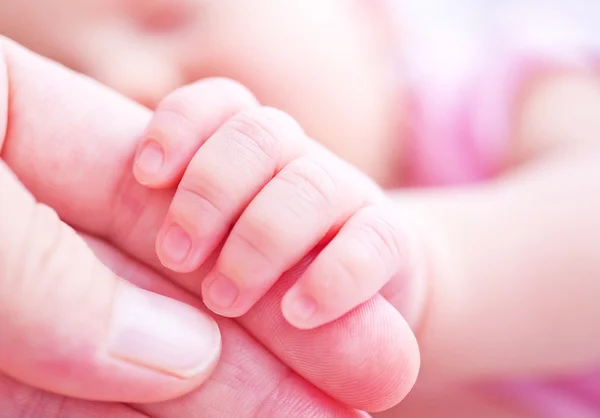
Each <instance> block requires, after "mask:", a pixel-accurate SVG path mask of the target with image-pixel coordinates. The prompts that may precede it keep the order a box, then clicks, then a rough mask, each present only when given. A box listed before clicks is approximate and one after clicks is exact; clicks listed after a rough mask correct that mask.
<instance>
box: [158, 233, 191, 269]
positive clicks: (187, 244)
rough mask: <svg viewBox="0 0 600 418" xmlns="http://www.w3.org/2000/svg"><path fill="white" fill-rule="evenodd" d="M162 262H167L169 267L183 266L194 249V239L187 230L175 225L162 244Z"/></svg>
mask: <svg viewBox="0 0 600 418" xmlns="http://www.w3.org/2000/svg"><path fill="white" fill-rule="evenodd" d="M160 248H161V252H160V255H161V261H163V262H166V264H167V267H175V266H178V265H180V264H183V263H184V262H185V260H186V259H187V257H188V255H189V253H190V250H191V249H192V238H191V237H190V235H189V234H188V233H187V232H185V230H184V229H183V228H182V227H181V226H179V225H177V224H173V225H171V226H170V227H169V229H168V230H167V233H166V234H165V236H164V237H163V239H162V242H161V243H160Z"/></svg>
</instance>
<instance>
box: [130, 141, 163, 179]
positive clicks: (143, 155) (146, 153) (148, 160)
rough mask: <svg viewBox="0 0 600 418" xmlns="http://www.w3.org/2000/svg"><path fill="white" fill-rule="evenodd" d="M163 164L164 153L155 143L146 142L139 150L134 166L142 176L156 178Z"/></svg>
mask: <svg viewBox="0 0 600 418" xmlns="http://www.w3.org/2000/svg"><path fill="white" fill-rule="evenodd" d="M164 163H165V153H164V151H163V149H162V147H161V146H160V145H159V144H158V143H157V142H155V141H147V142H146V143H145V144H144V145H143V146H142V148H141V149H140V151H139V153H138V155H137V158H136V166H137V168H138V170H139V171H141V173H142V174H144V175H146V176H150V177H155V176H157V175H158V174H159V173H160V171H161V169H162V166H163V165H164Z"/></svg>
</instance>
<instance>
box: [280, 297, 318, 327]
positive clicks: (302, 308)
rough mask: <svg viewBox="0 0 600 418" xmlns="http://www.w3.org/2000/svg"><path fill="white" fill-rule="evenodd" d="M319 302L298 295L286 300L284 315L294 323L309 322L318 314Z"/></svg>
mask: <svg viewBox="0 0 600 418" xmlns="http://www.w3.org/2000/svg"><path fill="white" fill-rule="evenodd" d="M317 308H318V305H317V301H316V300H314V299H313V298H312V297H310V296H305V295H296V296H293V297H291V298H288V299H287V300H285V303H284V307H283V311H284V315H285V317H286V318H288V320H289V321H290V322H292V323H294V324H295V323H296V321H298V320H299V321H302V322H306V321H309V320H310V319H311V318H312V317H313V316H314V315H315V313H316V312H317Z"/></svg>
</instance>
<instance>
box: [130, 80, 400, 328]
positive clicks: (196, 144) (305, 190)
mask: <svg viewBox="0 0 600 418" xmlns="http://www.w3.org/2000/svg"><path fill="white" fill-rule="evenodd" d="M213 97H214V99H213ZM226 97H230V100H229V102H228V101H227V100H226V99H225V98H226ZM219 100H220V102H219ZM210 103H219V105H218V106H213V107H210V105H209V104H210ZM219 106H220V107H219ZM236 107H237V108H238V109H239V110H240V113H237V114H235V115H232V113H234V112H232V110H233V109H236ZM207 109H211V110H210V111H207ZM219 110H220V111H219ZM219 113H220V114H219ZM228 117H229V119H228ZM222 121H226V122H225V123H224V124H223V125H222V126H220V127H219V124H221V123H222ZM144 136H145V138H146V139H144V140H143V141H142V145H141V148H140V152H139V153H138V157H137V159H136V163H135V168H134V172H135V174H136V177H137V179H138V180H139V181H140V182H141V183H142V184H145V185H149V186H154V187H159V186H161V185H169V184H172V183H173V182H174V180H175V181H176V180H177V179H179V178H181V181H180V183H179V185H178V191H177V193H176V194H175V196H174V198H173V202H172V203H171V207H170V209H169V212H168V214H167V220H166V221H165V223H164V224H163V226H162V228H161V230H160V231H159V233H158V240H157V252H158V256H159V258H160V259H161V261H162V263H163V264H164V265H165V266H166V267H168V268H170V269H172V270H174V271H179V272H191V271H194V270H196V269H198V268H200V267H201V266H202V265H203V264H204V263H205V262H206V260H207V259H208V258H209V257H210V255H211V254H212V253H213V252H214V251H215V250H217V249H218V247H219V246H220V244H221V243H222V242H223V240H224V244H223V247H222V249H221V251H220V255H219V257H218V258H217V261H216V265H215V267H214V268H213V270H212V271H211V272H210V273H209V276H208V277H207V279H206V280H205V281H204V283H203V297H204V301H205V303H206V304H207V306H208V307H209V308H210V309H211V310H213V311H214V312H216V313H218V314H221V315H225V316H229V317H238V316H241V315H243V314H245V313H246V312H248V310H249V309H250V308H251V307H252V306H253V305H254V304H255V303H256V302H257V301H258V300H259V299H260V298H261V297H262V296H264V294H265V293H266V292H267V291H268V290H269V288H271V286H273V285H274V283H275V282H276V280H277V279H278V278H279V277H280V276H281V275H282V274H283V273H284V272H286V271H288V270H290V269H291V268H292V267H294V265H296V264H297V263H298V262H299V261H300V260H302V259H303V258H304V257H306V256H307V255H308V254H309V253H310V252H311V251H313V250H315V249H316V247H317V246H323V245H325V244H326V245H325V248H324V249H323V250H322V251H321V252H320V254H319V255H318V256H317V257H316V259H315V260H314V262H312V263H311V264H310V265H309V267H308V269H307V271H306V274H304V275H302V276H301V277H300V278H299V279H298V282H297V283H296V284H294V286H293V287H292V288H291V289H290V290H289V291H288V293H287V294H286V296H285V297H284V299H283V314H284V316H285V317H286V319H288V321H289V322H290V323H291V324H293V325H295V326H297V327H299V328H303V329H310V328H315V327H318V326H321V325H323V324H325V323H328V322H331V321H333V320H335V319H338V318H339V317H341V316H342V315H344V314H346V313H348V312H349V311H350V310H351V309H354V308H356V307H357V306H358V305H360V304H361V303H363V302H366V301H367V300H369V299H370V298H371V297H373V296H374V295H375V294H376V293H377V292H378V291H379V290H380V289H381V288H382V287H383V285H384V284H385V283H386V282H387V281H389V280H390V279H391V278H392V277H393V276H396V275H398V274H399V273H400V270H401V267H402V266H410V265H411V264H412V263H410V262H408V263H407V262H402V261H403V259H406V258H410V254H409V252H408V251H406V248H405V247H406V245H404V244H405V241H406V238H405V236H404V234H402V233H401V231H400V228H399V225H398V224H399V222H398V221H397V219H396V216H395V211H394V210H392V209H391V208H390V205H389V204H388V207H386V206H384V203H385V202H386V200H385V198H383V191H382V190H381V189H380V188H379V187H377V186H376V185H375V184H374V183H373V182H371V181H370V180H369V179H368V178H367V177H366V176H364V175H362V174H361V173H359V172H358V171H357V170H356V169H354V168H352V167H351V166H350V165H348V164H346V163H344V162H343V161H342V160H340V159H339V158H338V157H336V156H334V155H333V154H332V153H331V152H329V151H327V150H325V149H324V148H322V147H320V146H319V145H317V144H316V143H315V142H314V141H312V140H311V139H309V138H308V137H306V136H305V134H304V133H303V131H302V130H301V129H300V127H299V126H298V125H297V124H296V122H295V121H293V119H291V118H290V117H289V116H287V115H285V114H284V113H282V112H279V111H276V110H274V109H270V108H261V107H259V106H258V105H257V104H256V101H255V100H254V99H253V98H252V97H251V96H250V95H249V94H248V92H247V91H246V90H245V89H244V88H242V87H241V86H239V85H237V84H235V83H232V82H228V81H226V80H208V81H202V82H199V83H196V84H193V85H191V86H188V87H184V88H182V89H180V90H178V91H176V92H174V93H173V94H171V95H169V96H168V97H167V98H166V99H165V101H164V103H162V104H160V105H159V106H158V109H157V111H156V112H155V114H154V116H153V119H152V121H151V122H150V124H149V128H148V129H147V130H146V133H145V135H144ZM147 146H150V147H151V149H152V151H151V153H154V154H156V155H155V156H154V157H152V156H150V157H148V154H147V152H146V151H145V150H147V148H146V147H147ZM161 150H162V151H161ZM194 151H195V152H196V153H195V155H193V157H192V154H193V152H194ZM160 154H163V155H162V156H161V155H160ZM148 158H150V159H148ZM152 158H154V160H153V159H152ZM160 162H162V163H163V164H162V165H161V166H160V167H158V166H157V164H158V163H160ZM148 164H150V165H149V166H148ZM188 164H189V165H188ZM225 238H226V239H225ZM403 273H404V277H405V279H407V280H410V279H411V277H410V272H403Z"/></svg>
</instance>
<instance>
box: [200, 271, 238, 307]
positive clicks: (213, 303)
mask: <svg viewBox="0 0 600 418" xmlns="http://www.w3.org/2000/svg"><path fill="white" fill-rule="evenodd" d="M239 295H240V291H239V289H238V287H237V285H236V284H235V282H234V281H233V280H231V279H230V278H228V277H225V276H224V275H222V274H218V275H217V277H216V278H215V279H214V280H213V281H212V282H210V283H209V285H208V288H207V289H206V294H205V295H204V299H205V301H206V302H207V305H209V307H210V308H215V309H229V308H231V307H232V306H233V304H234V303H235V302H236V301H237V299H238V297H239Z"/></svg>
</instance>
